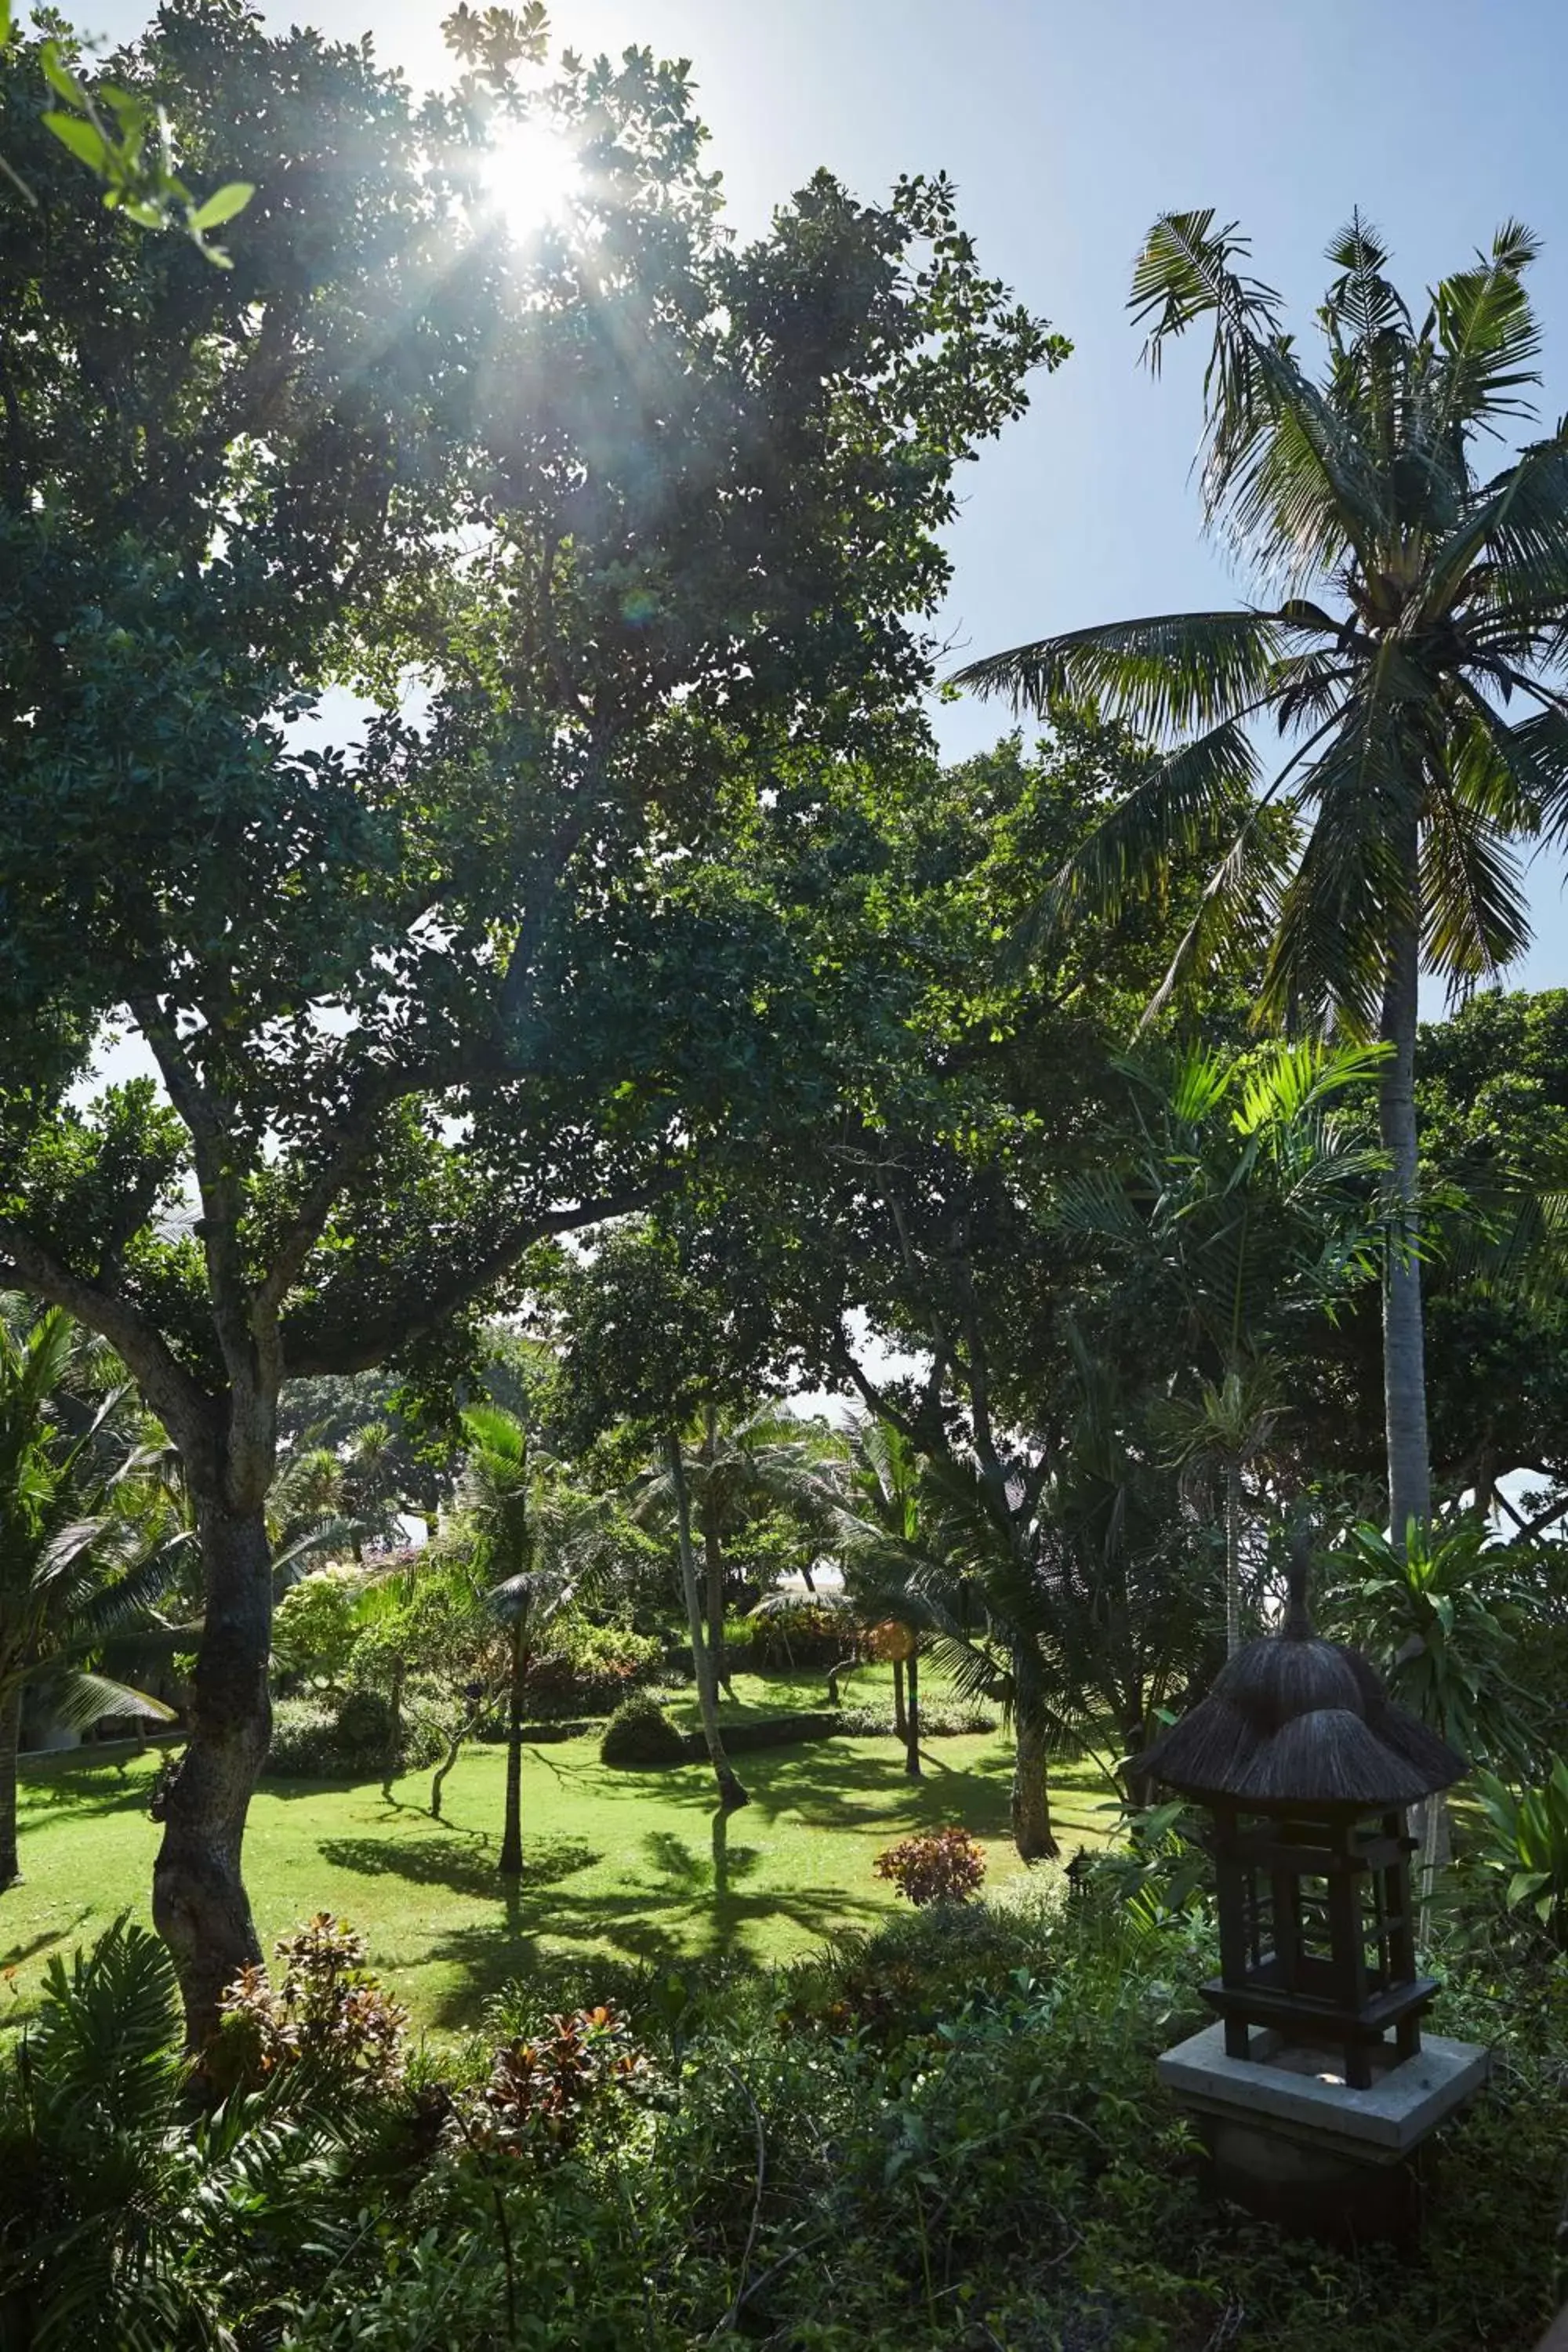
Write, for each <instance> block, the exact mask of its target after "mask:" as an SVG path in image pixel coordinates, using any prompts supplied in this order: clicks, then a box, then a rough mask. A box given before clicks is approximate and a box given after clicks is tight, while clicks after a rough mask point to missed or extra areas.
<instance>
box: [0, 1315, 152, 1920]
mask: <svg viewBox="0 0 1568 2352" xmlns="http://www.w3.org/2000/svg"><path fill="white" fill-rule="evenodd" d="M91 1344H92V1343H89V1341H88V1339H87V1335H86V1334H85V1333H83V1332H82V1331H81V1330H80V1328H79V1326H78V1325H76V1324H74V1323H73V1322H72V1321H71V1319H70V1318H69V1317H68V1315H65V1314H63V1313H62V1312H61V1311H60V1310H59V1309H58V1308H51V1309H50V1310H49V1311H48V1312H47V1314H44V1315H42V1316H39V1317H38V1318H37V1320H36V1321H34V1322H33V1323H32V1324H31V1325H22V1326H21V1327H20V1328H13V1325H12V1323H11V1322H10V1321H9V1320H8V1319H7V1318H5V1316H4V1315H0V1887H3V1886H5V1885H9V1884H10V1883H11V1882H12V1881H13V1880H14V1879H15V1878H16V1875H17V1852H16V1755H17V1749H18V1747H19V1745H20V1736H21V1725H22V1699H23V1694H24V1692H25V1690H26V1687H27V1685H28V1684H29V1683H35V1684H36V1683H38V1682H41V1681H47V1685H48V1691H49V1700H50V1705H51V1708H52V1711H53V1713H54V1714H55V1716H56V1717H58V1719H59V1720H60V1721H61V1722H63V1723H65V1724H66V1725H67V1726H68V1727H70V1728H72V1729H85V1728H86V1727H88V1726H89V1724H92V1723H96V1722H99V1721H100V1720H101V1719H102V1718H103V1717H105V1716H110V1715H121V1714H126V1713H132V1712H133V1713H139V1714H151V1715H154V1716H159V1717H164V1718H167V1717H170V1716H171V1715H172V1713H173V1709H172V1708H170V1707H168V1706H164V1705H163V1702H162V1701H161V1700H157V1699H153V1698H150V1697H148V1696H147V1695H146V1694H145V1693H144V1692H142V1691H138V1690H132V1689H131V1688H130V1687H128V1686H127V1685H124V1684H122V1683H119V1682H115V1681H111V1680H110V1678H109V1677H107V1676H106V1675H101V1674H96V1673H93V1672H90V1671H89V1666H88V1662H89V1660H90V1658H91V1657H92V1655H93V1654H94V1652H95V1651H97V1650H98V1649H99V1648H100V1646H101V1644H102V1643H103V1641H104V1639H105V1638H106V1636H107V1635H109V1634H110V1633H112V1632H114V1631H115V1630H116V1628H118V1627H121V1626H123V1625H124V1624H126V1623H128V1622H135V1621H136V1620H137V1619H139V1618H142V1617H143V1616H145V1614H146V1612H148V1611H149V1610H150V1609H151V1608H152V1606H153V1603H154V1602H155V1601H157V1599H158V1597H159V1595H160V1594H161V1593H162V1592H163V1591H165V1590H166V1589H167V1587H168V1585H169V1583H170V1582H171V1580H172V1579H173V1577H174V1572H175V1567H176V1564H177V1560H178V1556H179V1546H180V1544H181V1543H182V1542H183V1541H184V1534H183V1531H182V1530H180V1529H179V1528H177V1527H176V1526H175V1525H174V1521H173V1518H172V1515H170V1514H168V1513H166V1512H161V1511H159V1510H156V1509H149V1508H147V1507H145V1506H146V1500H147V1498H146V1496H144V1495H142V1494H140V1493H139V1492H137V1491H136V1490H135V1488H134V1486H133V1483H132V1482H133V1481H134V1475H135V1471H136V1467H137V1465H138V1463H139V1461H140V1458H141V1457H140V1454H139V1452H138V1450H137V1449H136V1447H135V1446H134V1444H131V1445H130V1446H129V1448H126V1447H120V1448H118V1449H117V1450H116V1452H115V1453H114V1454H110V1453H109V1452H108V1448H109V1445H110V1439H111V1436H112V1433H113V1432H114V1430H115V1427H116V1424H117V1423H118V1422H120V1421H121V1420H122V1418H123V1416H124V1414H125V1412H126V1409H127V1408H128V1407H129V1405H130V1402H131V1396H132V1391H131V1390H130V1388H129V1385H122V1386H119V1387H113V1388H110V1390H109V1391H108V1393H107V1394H106V1395H104V1396H102V1397H101V1398H100V1399H99V1401H98V1402H97V1403H96V1406H94V1405H92V1404H91V1403H89V1402H84V1401H83V1400H82V1399H81V1398H80V1397H78V1398H75V1399H73V1400H71V1404H72V1407H73V1410H72V1411H71V1412H69V1413H67V1412H65V1411H64V1410H62V1400H63V1392H64V1391H66V1388H67V1383H68V1381H70V1380H71V1378H72V1376H73V1374H77V1373H79V1371H80V1370H81V1369H82V1363H83V1359H84V1356H85V1354H86V1353H87V1351H88V1349H89V1345H91Z"/></svg>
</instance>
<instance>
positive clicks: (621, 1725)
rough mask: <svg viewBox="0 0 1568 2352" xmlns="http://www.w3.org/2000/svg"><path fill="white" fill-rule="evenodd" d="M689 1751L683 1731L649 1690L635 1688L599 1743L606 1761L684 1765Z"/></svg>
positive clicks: (611, 1720) (606, 1727) (614, 1716)
mask: <svg viewBox="0 0 1568 2352" xmlns="http://www.w3.org/2000/svg"><path fill="white" fill-rule="evenodd" d="M687 1752H688V1751H687V1746H686V1738H685V1735H684V1733H682V1732H679V1731H678V1730H677V1729H676V1727H675V1726H674V1724H673V1723H671V1721H670V1719H669V1717H668V1715H666V1713H665V1711H664V1709H663V1708H662V1707H661V1706H659V1704H658V1700H657V1699H656V1698H654V1697H653V1696H652V1695H651V1694H650V1693H649V1692H647V1691H634V1692H633V1694H632V1696H631V1697H630V1698H625V1699H623V1700H622V1701H621V1703H620V1705H619V1706H618V1707H616V1711H615V1713H614V1715H613V1716H611V1717H610V1720H609V1722H608V1723H607V1724H606V1725H605V1736H604V1738H603V1739H601V1741H600V1742H599V1758H600V1761H601V1762H602V1763H605V1764H683V1763H684V1762H685V1761H686V1758H687Z"/></svg>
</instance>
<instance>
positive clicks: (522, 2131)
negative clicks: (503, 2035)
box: [461, 2001, 648, 2155]
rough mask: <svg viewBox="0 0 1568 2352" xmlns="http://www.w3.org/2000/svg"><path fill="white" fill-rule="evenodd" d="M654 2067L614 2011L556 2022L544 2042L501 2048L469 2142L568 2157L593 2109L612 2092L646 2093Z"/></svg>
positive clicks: (471, 2121) (467, 2127)
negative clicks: (642, 2089)
mask: <svg viewBox="0 0 1568 2352" xmlns="http://www.w3.org/2000/svg"><path fill="white" fill-rule="evenodd" d="M647 2074H648V2062H647V2057H646V2055H645V2054H644V2053H642V2052H641V2051H639V2050H638V2048H637V2044H636V2042H634V2041H633V2038H632V2032H631V2026H630V2022H629V2021H628V2020H627V2019H626V2017H625V2016H624V2015H623V2014H622V2013H621V2012H620V2011H618V2010H616V2008H615V2007H614V2005H613V2004H611V2003H608V2002H604V2001H601V2002H599V2003H598V2004H597V2005H596V2006H595V2008H593V2009H580V2010H578V2011H575V2013H574V2014H571V2015H563V2016H557V2017H552V2018H551V2020H550V2021H549V2028H548V2031H547V2032H545V2033H544V2034H542V2036H540V2037H539V2038H538V2039H537V2040H531V2041H530V2040H526V2039H524V2038H523V2037H521V2036H519V2037H518V2038H517V2039H516V2040H515V2041H511V2042H506V2043H504V2044H503V2045H502V2047H501V2048H500V2049H499V2050H498V2051H497V2052H496V2053H495V2056H494V2058H493V2059H492V2061H491V2063H490V2072H489V2081H488V2082H487V2083H486V2084H485V2085H484V2088H483V2090H482V2092H481V2093H480V2095H479V2099H478V2101H477V2102H476V2103H475V2105H474V2109H473V2113H472V2115H471V2116H465V2117H464V2120H463V2123H462V2126H461V2131H462V2137H463V2139H464V2141H465V2143H466V2144H467V2145H468V2146H470V2147H471V2146H474V2145H475V2144H476V2143H477V2144H479V2145H480V2146H483V2147H495V2148H503V2149H507V2150H509V2151H510V2152H512V2153H514V2154H516V2153H521V2151H522V2150H524V2149H531V2150H533V2151H535V2152H539V2151H542V2150H543V2151H548V2153H550V2154H552V2155H561V2154H564V2153H565V2151H566V2150H567V2149H569V2148H571V2147H573V2146H574V2144H575V2142H576V2140H577V2138H578V2137H579V2135H580V2133H581V2131H582V2128H583V2124H584V2111H585V2109H586V2108H587V2107H588V2105H590V2103H591V2102H592V2101H593V2100H595V2098H597V2097H599V2096H601V2095H603V2093H604V2092H605V2091H606V2090H609V2089H616V2090H622V2091H625V2090H632V2089H636V2088H639V2087H641V2086H642V2085H643V2084H644V2083H645V2082H646V2079H647Z"/></svg>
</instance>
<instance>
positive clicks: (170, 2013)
mask: <svg viewBox="0 0 1568 2352" xmlns="http://www.w3.org/2000/svg"><path fill="white" fill-rule="evenodd" d="M190 2077H191V2070H190V2063H189V2062H188V2061H187V2060H186V2059H185V2058H184V2056H183V2055H182V2053H181V2051H180V2047H179V2040H178V2033H177V2025H176V2013H175V1982H174V1970H173V1969H172V1967H171V1965H170V1962H169V1958H168V1955H167V1954H166V1952H165V1951H164V1949H163V1947H162V1946H161V1945H160V1944H159V1943H158V1942H157V1941H156V1940H155V1939H154V1938H153V1937H152V1936H150V1935H148V1934H147V1933H146V1931H145V1930H144V1929H142V1928H140V1927H133V1926H128V1925H126V1923H125V1922H124V1921H123V1920H121V1921H120V1922H117V1923H116V1925H115V1926H114V1927H111V1928H110V1930H109V1931H108V1933H107V1934H106V1935H104V1936H103V1937H100V1940H99V1942H98V1943H97V1945H96V1946H95V1947H94V1948H93V1949H92V1950H91V1951H90V1952H88V1953H83V1952H80V1951H78V1952H77V1953H76V1954H75V1955H74V1956H73V1958H72V1959H71V1962H70V1964H69V1966H68V1965H67V1963H66V1962H65V1961H64V1960H63V1959H61V1958H59V1957H58V1955H57V1956H56V1957H55V1958H53V1959H52V1960H51V1962H50V1967H49V1974H48V1984H47V1992H46V1996H45V2000H44V2002H43V2006H42V2010H41V2011H40V2015H39V2018H38V2021H37V2024H36V2026H34V2027H33V2028H32V2029H31V2031H30V2032H28V2034H27V2035H26V2038H25V2039H24V2040H23V2041H22V2042H20V2043H19V2044H18V2045H16V2047H14V2048H13V2049H12V2050H11V2051H10V2052H9V2053H6V2054H5V2057H4V2059H3V2060H0V2333H3V2334H4V2335H5V2340H6V2341H7V2342H11V2341H15V2342H16V2343H18V2344H22V2343H25V2344H27V2345H30V2346H37V2347H39V2352H61V2347H68V2346H69V2345H71V2344H73V2343H79V2342H80V2341H82V2340H83V2337H84V2336H91V2337H92V2338H93V2340H95V2341H99V2342H103V2343H111V2344H117V2345H121V2344H122V2345H125V2346H127V2347H131V2346H146V2347H153V2346H157V2347H159V2352H163V2347H169V2352H195V2347H202V2352H227V2347H231V2346H232V2345H233V2343H234V2341H235V2338H234V2335H233V2332H232V2331H233V2327H234V2325H235V2323H236V2322H237V2321H238V2320H239V2319H240V2318H241V2317H242V2316H243V2314H244V2312H245V2310H246V2308H247V2305H248V2304H249V2302H250V2299H251V2297H252V2294H254V2293H255V2292H256V2291H257V2287H258V2279H259V2281H260V2282H261V2286H260V2292H261V2294H263V2296H264V2297H265V2298H266V2299H267V2300H269V2301H270V2300H272V2299H274V2298H275V2297H276V2296H277V2295H278V2294H279V2291H280V2290H281V2288H282V2282H283V2279H284V2277H285V2276H286V2274H287V2273H288V2271H289V2268H290V2267H291V2266H292V2265H293V2264H294V2263H297V2262H298V2261H299V2260H300V2258H301V2256H302V2255H303V2252H304V2249H305V2248H306V2247H307V2246H310V2245H312V2244H313V2245H314V2246H315V2247H316V2248H317V2249H318V2254H317V2257H316V2258H317V2259H319V2252H320V2250H321V2249H322V2248H325V2247H329V2246H334V2245H335V2246H337V2247H339V2249H340V2251H341V2249H342V2245H343V2244H344V2243H345V2242H346V2241H345V2240H342V2239H340V2238H339V2237H338V2236H337V2233H336V2227H335V2224H336V2221H337V2218H338V2217H337V2214H336V2211H335V2207H334V2200H333V2199H332V2195H331V2178H332V2169H331V2168H332V2162H333V2157H334V2152H335V2151H336V2150H337V2149H338V2148H340V2147H342V2145H343V2143H344V2142H345V2141H346V2139H347V2138H348V2137H350V2136H351V2135H352V2134H353V2131H354V2130H355V2128H356V2127H357V2126H358V2123H359V2121H360V2120H362V2119H360V2118H356V2117H355V2116H353V2115H352V2114H344V2115H342V2116H341V2117H336V2116H335V2117H333V2118H331V2120H329V2119H328V2117H327V2116H325V2115H324V2114H322V2113H321V2112H319V2111H316V2110H315V2109H313V2108H312V2107H311V2106H310V2104H309V2103H308V2102H306V2101H304V2100H299V2099H296V2100H289V2098H286V2097H283V2096H280V2095H279V2092H278V2091H273V2092H269V2093H264V2094H262V2095H258V2096H252V2095H246V2094H242V2093H236V2094H234V2095H231V2096H230V2097H229V2098H228V2099H227V2100H226V2101H225V2102H224V2104H223V2105H221V2106H220V2107H218V2108H217V2110H216V2113H214V2114H212V2115H211V2116H209V2117H207V2118H206V2119H205V2120H197V2119H195V2111H194V2110H193V2106H192V2103H191V2100H190V2097H189V2089H190ZM281 2087H282V2086H281V2085H279V2090H280V2089H281Z"/></svg>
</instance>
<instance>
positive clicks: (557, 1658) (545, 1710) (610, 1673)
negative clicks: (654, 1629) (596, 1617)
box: [528, 1614, 665, 1723]
mask: <svg viewBox="0 0 1568 2352" xmlns="http://www.w3.org/2000/svg"><path fill="white" fill-rule="evenodd" d="M664 1670H665V1668H664V1643H662V1642H661V1641H660V1639H659V1637H658V1634H657V1633H633V1632H632V1631H631V1630H630V1628H629V1627H627V1626H625V1625H595V1624H591V1623H589V1622H587V1621H586V1620H585V1619H584V1618H581V1617H576V1616H574V1615H571V1614H568V1615H566V1616H564V1617H562V1618H559V1619H557V1620H556V1622H555V1623H554V1624H552V1626H551V1628H550V1635H549V1643H548V1647H547V1648H545V1649H544V1650H542V1652H541V1653H540V1654H539V1656H537V1657H536V1658H535V1659H534V1660H533V1661H532V1663H531V1666H530V1669H529V1676H528V1713H529V1716H530V1718H531V1719H532V1720H534V1721H537V1722H541V1723H553V1722H556V1721H559V1720H560V1719H561V1718H563V1717H566V1716H575V1715H611V1714H613V1713H614V1712H615V1710H616V1707H617V1706H619V1705H620V1703H621V1701H622V1699H624V1698H625V1697H626V1696H627V1694H628V1693H629V1692H631V1691H633V1690H637V1689H639V1688H642V1687H644V1686H646V1685H647V1684H648V1683H651V1682H656V1681H657V1680H658V1677H659V1675H661V1674H662V1673H663V1672H664Z"/></svg>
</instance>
